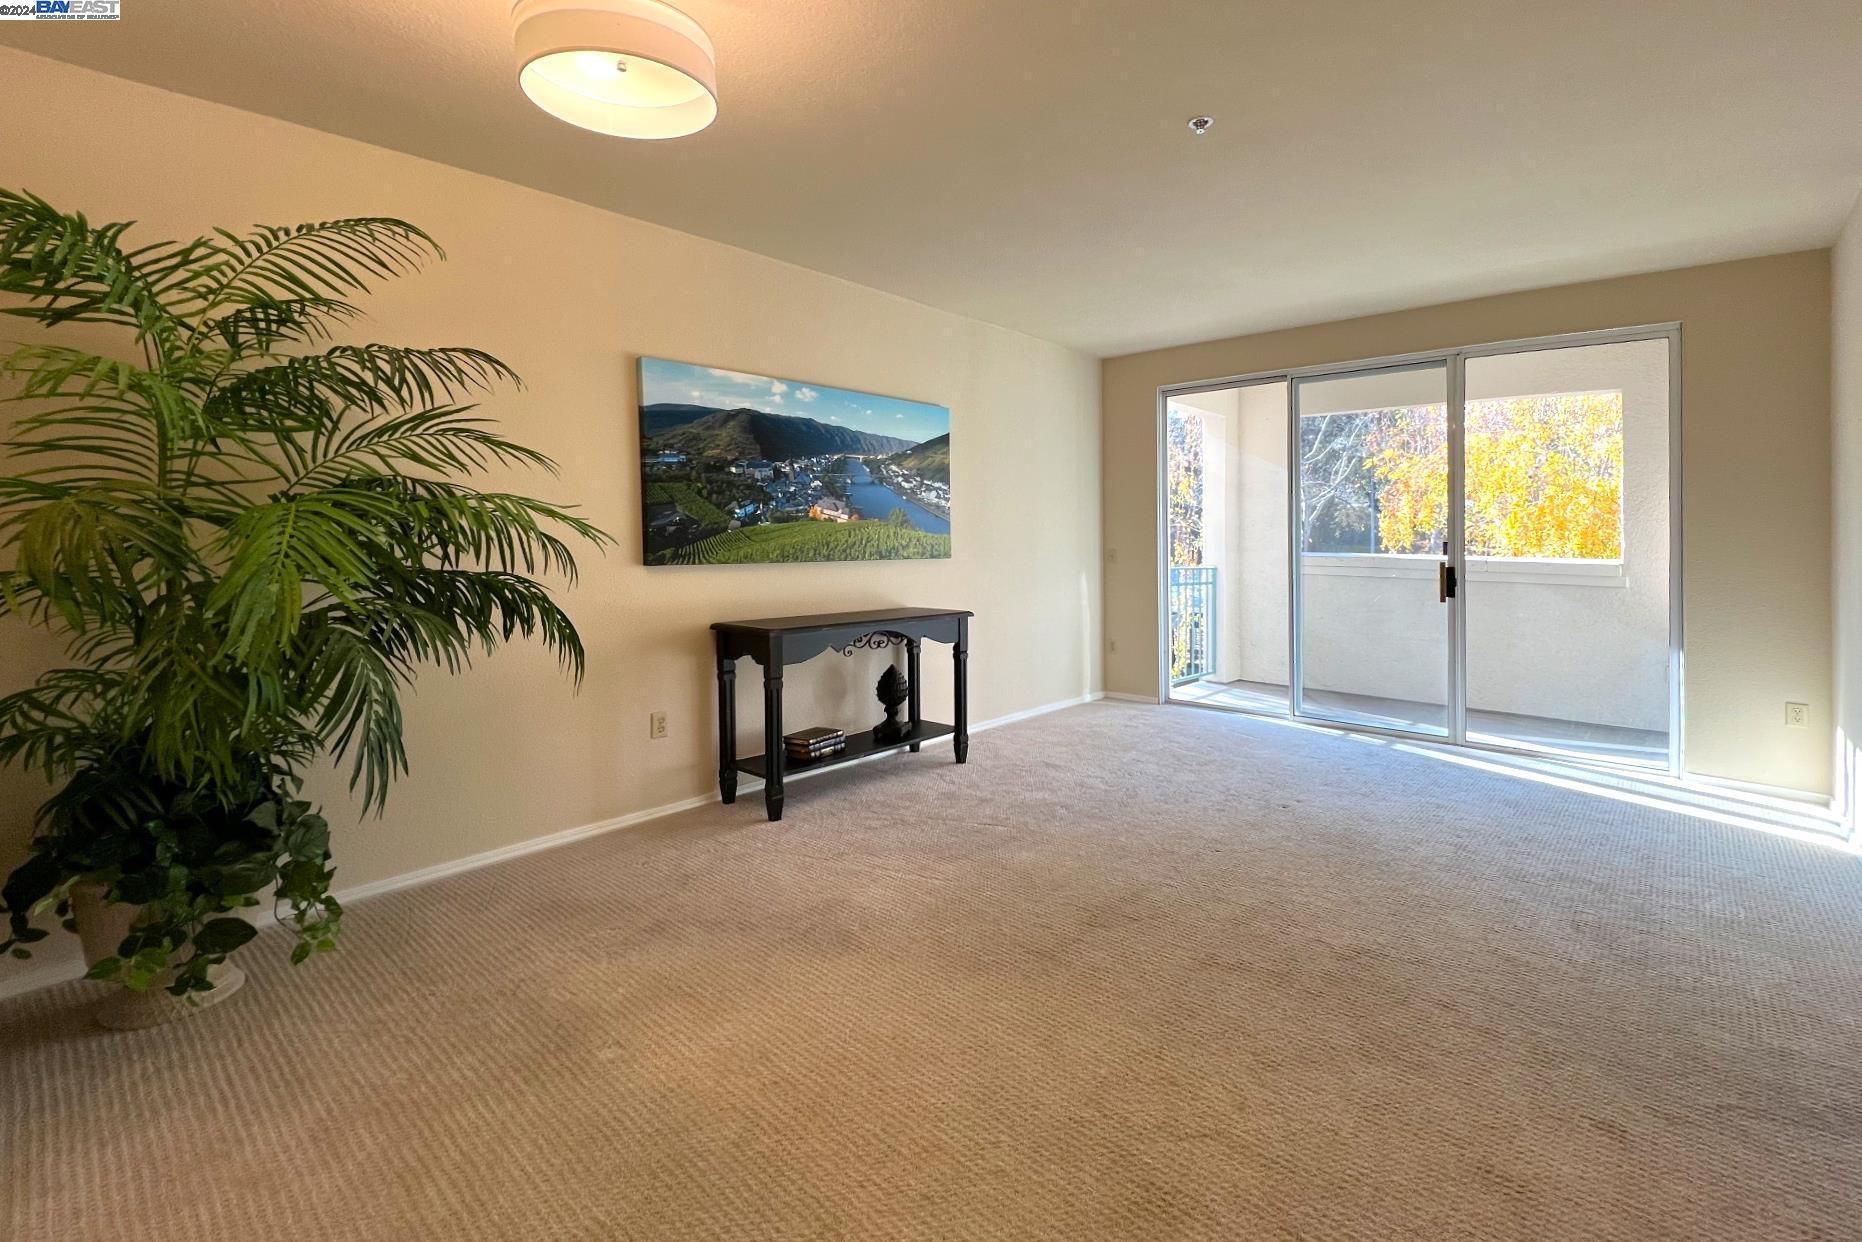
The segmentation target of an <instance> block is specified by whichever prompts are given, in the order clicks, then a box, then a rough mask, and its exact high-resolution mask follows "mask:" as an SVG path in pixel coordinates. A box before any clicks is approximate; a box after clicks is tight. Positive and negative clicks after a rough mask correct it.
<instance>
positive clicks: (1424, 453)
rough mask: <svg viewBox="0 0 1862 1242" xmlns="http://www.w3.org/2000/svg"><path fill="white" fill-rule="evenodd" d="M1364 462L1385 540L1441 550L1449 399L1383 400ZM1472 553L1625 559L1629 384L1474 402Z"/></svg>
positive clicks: (1469, 434) (1390, 547)
mask: <svg viewBox="0 0 1862 1242" xmlns="http://www.w3.org/2000/svg"><path fill="white" fill-rule="evenodd" d="M1377 414H1378V417H1377V418H1375V419H1374V420H1372V421H1371V423H1370V424H1369V426H1368V428H1367V431H1366V442H1365V453H1364V460H1365V464H1366V465H1367V466H1368V467H1369V468H1370V471H1371V474H1372V476H1373V478H1374V479H1375V487H1376V495H1377V535H1378V546H1379V549H1380V550H1381V551H1384V552H1407V553H1419V554H1431V553H1438V552H1440V551H1441V540H1442V538H1443V532H1444V531H1446V530H1447V528H1448V470H1447V460H1448V459H1447V446H1446V438H1447V423H1446V418H1445V415H1444V411H1443V408H1442V407H1441V406H1439V405H1438V406H1412V407H1405V408H1400V409H1391V410H1380V411H1377ZM1465 440H1466V444H1465V453H1466V461H1467V505H1466V509H1467V512H1466V522H1467V539H1468V549H1467V550H1468V555H1470V556H1494V557H1548V558H1557V559H1585V560H1617V559H1620V558H1621V557H1622V555H1623V395H1622V394H1621V393H1620V392H1595V393H1555V394H1550V395H1543V396H1531V397H1504V398H1497V399H1491V400H1481V401H1470V402H1468V403H1467V425H1466V436H1465Z"/></svg>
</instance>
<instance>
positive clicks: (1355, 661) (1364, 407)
mask: <svg viewBox="0 0 1862 1242" xmlns="http://www.w3.org/2000/svg"><path fill="white" fill-rule="evenodd" d="M1293 392H1294V412H1295V426H1296V429H1297V440H1296V443H1297V446H1298V472H1297V474H1298V484H1299V486H1298V495H1297V511H1298V513H1299V522H1298V524H1297V527H1296V529H1295V531H1294V549H1293V568H1294V579H1295V589H1296V592H1297V598H1298V606H1297V609H1296V613H1295V615H1296V618H1297V625H1296V630H1297V633H1298V638H1299V650H1298V652H1297V661H1298V668H1299V673H1298V676H1297V678H1296V679H1295V687H1296V700H1295V710H1296V711H1297V712H1298V713H1299V714H1300V715H1304V716H1313V717H1317V718H1319V719H1323V720H1333V721H1338V722H1340V723H1342V724H1354V725H1371V726H1374V727H1377V728H1381V729H1396V730H1401V731H1404V732H1412V733H1423V734H1428V735H1430V736H1434V737H1446V736H1448V735H1449V734H1450V733H1451V731H1452V727H1453V722H1452V721H1451V719H1450V711H1449V705H1450V703H1451V702H1452V701H1453V696H1452V686H1451V678H1450V671H1451V662H1450V659H1449V652H1450V649H1451V638H1452V629H1451V626H1450V608H1449V602H1450V600H1451V598H1452V596H1451V592H1450V589H1449V585H1450V575H1451V572H1452V565H1451V560H1450V555H1449V553H1450V550H1451V544H1452V543H1453V540H1452V538H1451V536H1450V530H1449V517H1450V515H1449V503H1448V501H1449V495H1450V491H1451V477H1450V476H1451V474H1452V469H1451V465H1452V461H1451V456H1452V455H1451V453H1450V436H1449V418H1448V366H1447V364H1446V363H1442V362H1431V363H1426V364H1423V365H1420V366H1404V367H1385V368H1380V369H1377V370H1367V371H1354V372H1345V373H1343V374H1335V375H1322V376H1308V377H1303V378H1300V379H1298V380H1296V381H1295V383H1294V389H1293Z"/></svg>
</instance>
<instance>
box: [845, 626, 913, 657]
mask: <svg viewBox="0 0 1862 1242" xmlns="http://www.w3.org/2000/svg"><path fill="white" fill-rule="evenodd" d="M910 641H911V639H910V638H909V637H907V636H906V635H904V634H901V633H899V632H898V631H896V630H874V631H873V632H872V633H871V634H862V635H860V637H858V638H856V639H854V640H853V641H852V642H850V643H848V644H847V645H846V646H844V647H836V648H835V650H836V651H838V652H840V653H841V654H842V655H844V656H850V655H852V654H853V653H854V652H856V651H884V650H886V649H887V648H889V647H899V646H903V645H904V644H906V643H908V642H910Z"/></svg>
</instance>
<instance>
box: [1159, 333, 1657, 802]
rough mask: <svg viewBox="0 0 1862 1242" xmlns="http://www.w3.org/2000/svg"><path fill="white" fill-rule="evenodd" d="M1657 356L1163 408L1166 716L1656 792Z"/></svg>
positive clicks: (1291, 383)
mask: <svg viewBox="0 0 1862 1242" xmlns="http://www.w3.org/2000/svg"><path fill="white" fill-rule="evenodd" d="M1679 348H1680V338H1679V329H1678V328H1673V327H1667V328H1653V329H1644V330H1629V331H1624V332H1620V333H1609V332H1606V333H1593V334H1586V335H1583V336H1579V337H1566V338H1552V339H1548V340H1545V341H1537V342H1516V343H1512V344H1508V345H1504V346H1481V347H1470V348H1467V349H1459V350H1444V351H1441V352H1440V353H1439V354H1433V355H1425V356H1422V357H1411V358H1406V359H1403V360H1400V361H1393V362H1391V363H1390V364H1369V365H1360V366H1356V367H1350V368H1343V367H1341V368H1336V369H1333V368H1310V369H1306V370H1302V371H1297V372H1287V373H1281V374H1279V375H1269V376H1255V377H1248V378H1245V379H1240V380H1234V381H1228V382H1226V383H1221V384H1209V385H1199V386H1196V387H1195V388H1194V389H1193V390H1191V389H1186V390H1183V391H1181V392H1166V393H1165V394H1163V396H1164V402H1163V403H1162V408H1160V415H1161V416H1162V417H1163V418H1164V419H1165V420H1166V426H1165V428H1164V430H1165V448H1166V471H1165V473H1166V478H1165V480H1164V483H1165V491H1166V495H1167V501H1166V505H1165V509H1166V514H1165V520H1166V523H1167V538H1166V540H1165V543H1166V546H1167V548H1168V551H1169V558H1168V566H1169V567H1168V569H1167V571H1166V572H1167V573H1168V575H1169V582H1168V585H1167V599H1168V603H1167V606H1166V612H1165V617H1164V621H1165V624H1166V626H1167V627H1168V633H1169V636H1170V637H1169V652H1168V654H1167V668H1168V682H1169V685H1170V690H1169V697H1170V698H1172V699H1177V700H1185V701H1194V702H1201V703H1207V704H1211V705H1215V706H1224V707H1236V708H1242V709H1246V710H1254V711H1266V712H1272V713H1275V714H1286V715H1291V716H1295V717H1298V718H1301V719H1309V720H1317V721H1323V722H1328V723H1334V724H1341V725H1349V726H1355V727H1368V728H1374V729H1379V730H1384V731H1391V732H1397V733H1406V734H1413V735H1419V736H1424V737H1429V738H1435V739H1440V740H1446V741H1451V742H1458V743H1467V744H1472V745H1477V746H1485V747H1494V748H1506V749H1516V750H1527V751H1533V752H1539V753H1546V754H1553V755H1559V756H1564V757H1570V758H1582V759H1587V760H1595V761H1602V762H1609V763H1618V764H1633V765H1641V766H1649V767H1655V768H1664V769H1668V770H1671V771H1674V772H1677V773H1678V772H1679V771H1680V765H1681V759H1680V748H1679V744H1678V743H1679V738H1678V728H1677V725H1678V722H1679V720H1680V714H1681V688H1680V650H1681V638H1680V635H1681V617H1680V610H1679V606H1678V595H1679V592H1678V590H1677V589H1676V587H1675V583H1674V577H1675V569H1676V565H1677V561H1678V557H1677V555H1676V552H1675V548H1676V536H1677V531H1676V521H1675V518H1674V514H1675V513H1676V511H1677V496H1676V492H1675V489H1676V480H1675V478H1674V463H1675V462H1676V461H1678V460H1679V454H1678V446H1677V443H1676V440H1675V437H1676V435H1677V434H1678V432H1677V430H1676V428H1677V421H1676V420H1677V417H1678V408H1679V406H1678V402H1677V400H1676V398H1675V394H1674V382H1675V376H1674V374H1673V371H1674V366H1675V358H1676V357H1677V356H1678V352H1679ZM1276 545H1277V546H1276ZM1283 653H1284V654H1283Z"/></svg>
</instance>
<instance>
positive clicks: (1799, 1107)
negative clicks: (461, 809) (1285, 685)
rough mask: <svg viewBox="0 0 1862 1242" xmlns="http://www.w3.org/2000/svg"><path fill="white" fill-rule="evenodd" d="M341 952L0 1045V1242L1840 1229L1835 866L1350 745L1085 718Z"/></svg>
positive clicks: (1841, 1003)
mask: <svg viewBox="0 0 1862 1242" xmlns="http://www.w3.org/2000/svg"><path fill="white" fill-rule="evenodd" d="M881 768H883V769H884V770H883V771H882V770H880V769H881ZM348 924H349V926H348V933H349V939H348V944H347V948H346V949H345V950H344V951H343V952H342V953H340V954H338V955H336V956H335V957H334V958H333V959H330V958H326V959H323V960H320V961H318V962H317V963H315V964H314V965H313V966H307V967H304V968H301V969H299V970H297V971H295V972H293V971H291V970H289V968H287V967H284V966H283V965H282V964H281V963H280V961H279V957H280V954H279V952H278V951H277V946H276V945H275V944H272V945H269V946H268V945H267V944H266V943H265V942H264V941H261V942H260V944H259V946H258V948H259V949H260V950H261V951H260V952H258V953H256V954H255V953H248V954H246V955H245V957H246V959H247V961H246V964H247V968H248V970H251V971H252V972H253V975H254V979H253V982H252V983H251V984H250V985H248V987H247V989H246V991H245V992H244V993H243V994H241V995H240V996H238V997H237V998H235V999H234V1000H232V1001H230V1002H229V1003H228V1004H227V1005H226V1006H224V1007H222V1008H218V1009H215V1010H211V1011H208V1012H206V1013H203V1014H201V1015H200V1016H198V1017H196V1018H194V1019H191V1020H190V1021H188V1022H185V1023H182V1024H180V1025H177V1026H171V1027H167V1028H163V1029H159V1030H154V1031H147V1032H141V1033H135V1034H124V1035H107V1034H103V1033H101V1032H99V1031H96V1030H93V1029H90V1028H89V1027H88V1026H87V1025H86V1021H85V1017H84V1006H85V1004H86V1001H87V998H88V997H89V995H90V994H89V993H88V992H87V991H86V989H87V988H90V987H92V986H94V985H86V984H73V985H69V986H66V987H61V988H57V989H53V990H50V991H46V992H42V993H38V994H35V995H33V996H30V997H27V998H24V999H22V1000H19V1001H15V1002H12V1003H10V1004H8V1005H6V1006H4V1007H0V1061H3V1064H0V1088H3V1089H4V1110H5V1117H4V1118H3V1119H0V1120H3V1122H4V1129H0V1138H3V1139H4V1142H5V1151H4V1155H3V1157H0V1172H3V1173H4V1178H5V1181H4V1186H0V1189H3V1190H4V1191H5V1194H4V1197H3V1198H4V1201H3V1202H0V1225H4V1229H0V1233H3V1234H4V1236H5V1237H6V1238H8V1239H13V1240H16V1242H27V1240H29V1239H30V1240H37V1239H61V1240H62V1239H80V1238H82V1239H92V1238H115V1237H125V1238H127V1237H132V1236H133V1237H136V1238H138V1239H147V1238H190V1239H221V1238H227V1239H242V1240H248V1239H254V1238H287V1237H314V1238H354V1239H376V1238H382V1239H386V1238H448V1239H452V1238H461V1239H479V1238H498V1239H503V1238H516V1239H556V1238H640V1239H656V1240H658V1239H679V1238H705V1239H711V1238H720V1239H776V1238H939V1239H944V1238H955V1239H1008V1238H1066V1239H1107V1238H1142V1239H1173V1238H1196V1239H1213V1238H1256V1237H1262V1238H1272V1237H1300V1238H1411V1237H1413V1238H1430V1239H1441V1238H1475V1237H1479V1238H1560V1239H1564V1238H1572V1239H1576V1238H1588V1239H1625V1240H1628V1239H1635V1240H1642V1239H1658V1238H1681V1237H1689V1238H1706V1237H1712V1238H1738V1239H1770V1238H1791V1239H1806V1238H1852V1237H1856V1236H1857V1235H1858V1233H1859V1232H1862V872H1859V871H1858V862H1857V859H1856V858H1855V857H1853V856H1850V855H1845V854H1841V853H1837V852H1835V851H1831V850H1826V849H1822V848H1820V847H1817V846H1813V845H1806V844H1800V843H1796V842H1793V841H1789V840H1785V839H1781V838H1777V837H1771V836H1766V835H1762V834H1759V833H1754V832H1750V831H1744V830H1741V829H1737V828H1732V827H1726V826H1718V825H1713V824H1708V823H1704V822H1700V821H1695V820H1689V819H1683V818H1680V817H1677V816H1673V815H1669V814H1666V813H1662V812H1657V811H1652V810H1645V809H1640V808H1637V807H1633V806H1625V805H1623V804H1621V803H1617V802H1612V801H1606V800H1602V799H1598V798H1594V797H1590V796H1587V795H1583V794H1579V793H1572V792H1564V791H1560V790H1556V789H1549V788H1546V787H1544V786H1541V785H1534V784H1529V783H1525V782H1522V781H1518V780H1515V779H1511V778H1508V777H1504V776H1499V775H1492V774H1487V773H1482V772H1478V771H1471V770H1467V769H1464V768H1461V767H1457V766H1455V765H1452V764H1448V763H1443V762H1440V761H1437V760H1433V759H1429V758H1424V757H1419V756H1416V755H1413V754H1405V753H1401V752H1398V751H1395V750H1392V749H1391V748H1389V747H1387V746H1384V745H1380V744H1377V743H1374V742H1368V741H1363V740H1358V739H1352V738H1346V737H1339V736H1332V735H1327V734H1322V733H1314V732H1308V731H1302V730H1295V729H1290V728H1286V727H1282V726H1277V725H1272V724H1265V723H1258V722H1251V721H1247V720H1244V719H1240V718H1235V717H1230V716H1224V715H1220V714H1216V713H1211V712H1202V711H1196V710H1192V709H1159V708H1145V707H1137V706H1124V705H1120V706H1112V705H1097V706H1091V707H1085V708H1078V709H1075V710H1071V711H1067V712H1062V713H1057V714H1055V715H1051V716H1046V717H1042V718H1039V719H1036V720H1032V721H1028V722H1025V723H1023V724H1019V725H1015V726H1012V727H1008V728H1004V729H998V730H995V731H992V732H989V733H985V734H980V735H978V736H977V738H976V740H975V743H974V746H973V749H972V752H971V763H970V765H969V766H968V767H967V768H958V767H955V766H952V765H951V764H950V762H949V751H948V750H936V751H927V752H926V753H925V754H923V755H919V756H916V757H900V758H894V759H891V760H887V761H884V762H883V763H882V764H881V765H879V766H878V767H869V768H865V769H855V770H852V771H850V772H846V773H839V774H835V775H831V776H827V777H822V778H817V779H814V780H810V781H807V782H803V783H799V784H796V785H794V786H792V787H791V790H790V794H789V810H788V819H787V820H786V821H785V822H784V823H782V824H780V825H770V824H766V823H765V822H764V821H763V819H762V815H761V806H760V802H759V800H757V799H755V798H750V799H747V800H744V801H740V802H739V803H738V805H736V806H735V807H710V808H706V809H704V810H700V811H694V812H690V813H688V814H684V815H680V816H677V817H674V818H670V819H665V820H660V821H657V822H654V823H652V824H649V825H645V826H642V827H639V828H635V829H630V830H626V831H622V832H617V833H613V834H610V835H608V836H606V837H602V838H598V839H595V840H591V841H587V842H583V843H581V844H578V845H575V846H571V847H568V848H564V849H561V850H556V851H553V852H549V853H544V854H538V855H533V856H531V857H528V858H525V859H522V860H519V861H515V862H512V863H508V864H506V865H503V866H500V867H496V868H491V869H486V870H482V871H478V872H475V873H472V874H469V875H464V876H459V877H456V878H454V879H450V880H446V881H443V882H440V883H436V884H432V885H429V886H427V887H424V888H420V889H416V890H411V891H407V892H403V893H399V894H395V895H391V896H387V897H382V898H379V899H377V900H375V901H372V902H367V903H363V904H360V905H358V906H356V907H355V908H354V910H353V911H352V913H351V916H350V918H349V920H348ZM267 948H270V949H271V950H272V951H270V952H266V951H264V950H265V949H267Z"/></svg>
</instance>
